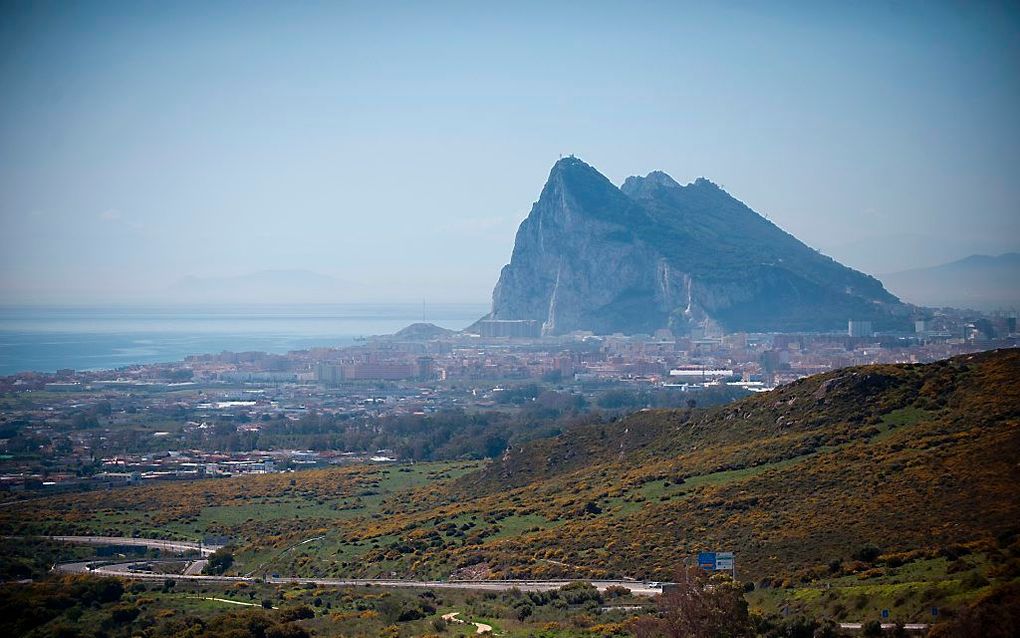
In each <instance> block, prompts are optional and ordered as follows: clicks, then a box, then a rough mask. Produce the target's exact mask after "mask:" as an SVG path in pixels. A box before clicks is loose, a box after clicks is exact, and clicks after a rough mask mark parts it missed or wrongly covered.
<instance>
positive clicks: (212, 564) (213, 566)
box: [202, 547, 234, 575]
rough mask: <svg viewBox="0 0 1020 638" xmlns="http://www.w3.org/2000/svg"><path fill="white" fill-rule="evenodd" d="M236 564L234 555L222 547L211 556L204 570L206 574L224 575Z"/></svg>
mask: <svg viewBox="0 0 1020 638" xmlns="http://www.w3.org/2000/svg"><path fill="white" fill-rule="evenodd" d="M233 564H234V554H233V553H232V552H231V551H230V550H229V549H227V548H226V547H221V548H219V549H217V550H216V551H215V552H213V553H212V554H211V555H210V556H209V562H208V563H207V564H206V566H205V568H204V569H203V570H202V573H204V574H217V575H218V574H222V573H223V572H225V571H227V570H228V569H230V566H231V565H233Z"/></svg>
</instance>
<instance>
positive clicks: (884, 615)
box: [882, 609, 889, 618]
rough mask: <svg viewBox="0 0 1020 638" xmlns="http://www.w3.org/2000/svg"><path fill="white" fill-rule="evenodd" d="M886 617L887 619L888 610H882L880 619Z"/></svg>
mask: <svg viewBox="0 0 1020 638" xmlns="http://www.w3.org/2000/svg"><path fill="white" fill-rule="evenodd" d="M888 617H889V610H888V609H883V610H882V618H888Z"/></svg>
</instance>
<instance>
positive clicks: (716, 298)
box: [489, 157, 904, 334]
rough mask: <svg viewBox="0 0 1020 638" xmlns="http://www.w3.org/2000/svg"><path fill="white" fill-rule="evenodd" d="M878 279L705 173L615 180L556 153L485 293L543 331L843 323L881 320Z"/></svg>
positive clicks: (885, 303)
mask: <svg viewBox="0 0 1020 638" xmlns="http://www.w3.org/2000/svg"><path fill="white" fill-rule="evenodd" d="M901 308H902V305H901V304H900V303H899V301H898V300H897V299H896V297H894V296H893V295H891V294H889V292H888V291H886V290H885V289H884V288H883V287H882V285H881V283H880V282H879V281H878V280H876V279H874V278H873V277H869V276H867V275H865V274H863V273H860V272H857V271H855V270H852V269H850V268H847V267H845V266H843V265H841V264H839V263H837V262H835V261H833V260H832V259H829V258H828V257H825V256H824V255H821V254H819V253H817V252H816V251H814V250H812V249H811V248H810V247H809V246H806V245H804V244H803V243H802V242H800V241H798V240H797V239H796V238H795V237H793V236H792V235H789V234H788V233H786V232H784V231H782V230H781V229H779V228H778V227H776V226H775V225H773V224H771V223H769V222H768V221H767V220H766V219H764V218H763V217H761V216H760V215H758V213H756V212H754V211H753V210H751V209H750V208H749V207H747V206H746V205H744V204H743V203H741V202H740V201H739V200H737V199H735V198H733V197H732V196H730V195H729V194H728V193H726V192H725V191H723V190H722V189H721V188H719V186H717V185H716V184H714V183H712V182H711V181H709V180H707V179H704V178H700V179H698V180H696V181H695V182H694V183H692V184H689V185H687V186H681V185H679V184H678V183H677V182H676V181H675V180H674V179H673V178H672V177H670V176H669V175H667V174H666V173H663V172H661V171H653V172H652V173H649V174H648V175H646V176H645V177H631V178H629V179H628V180H627V181H626V182H624V184H623V186H622V187H621V188H617V187H616V186H614V185H613V184H612V183H611V182H610V181H609V180H608V179H607V178H606V177H605V176H604V175H602V174H601V173H599V172H598V171H597V170H596V169H595V168H593V167H591V166H589V165H588V164H586V163H585V162H583V161H581V160H579V159H577V158H576V157H567V158H563V159H561V160H560V161H558V162H556V164H555V165H554V166H553V168H552V170H551V171H550V173H549V180H548V182H547V183H546V184H545V187H544V188H543V190H542V195H541V197H540V198H539V200H538V201H537V202H536V203H535V205H534V207H533V208H532V210H531V213H530V214H529V215H528V217H527V219H525V220H524V221H523V222H522V223H521V226H520V228H519V229H518V231H517V238H516V241H515V244H514V250H513V254H512V257H511V260H510V263H509V264H507V265H506V266H504V267H503V270H502V273H501V275H500V279H499V282H498V283H497V284H496V287H495V289H494V290H493V304H492V313H491V314H490V315H489V317H490V318H493V319H511V320H518V319H531V320H536V321H539V322H541V324H542V326H543V331H544V332H545V333H546V334H563V333H566V332H570V331H573V330H591V331H594V332H596V333H601V334H609V333H613V332H623V333H628V334H634V333H651V332H654V331H655V330H657V329H659V328H669V329H671V330H673V331H674V333H675V334H685V333H694V332H696V331H698V330H716V329H718V328H722V329H724V330H731V331H732V330H742V331H749V332H764V331H798V330H843V329H845V326H846V322H847V320H848V319H851V318H852V319H858V320H870V321H873V322H874V323H875V324H876V326H879V325H890V324H892V323H895V322H896V320H897V319H896V318H897V317H902V316H904V313H902V312H898V311H897V309H901Z"/></svg>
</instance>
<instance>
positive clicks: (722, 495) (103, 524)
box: [0, 350, 1020, 582]
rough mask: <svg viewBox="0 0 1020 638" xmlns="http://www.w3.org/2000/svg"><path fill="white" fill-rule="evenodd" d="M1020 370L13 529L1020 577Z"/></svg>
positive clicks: (269, 559)
mask: <svg viewBox="0 0 1020 638" xmlns="http://www.w3.org/2000/svg"><path fill="white" fill-rule="evenodd" d="M1018 375H1020V351H1017V350H1004V351H997V352H988V353H982V354H976V355H966V356H961V357H957V358H954V359H950V360H946V361H942V362H938V363H933V364H927V365H880V366H866V367H859V368H848V369H843V370H838V371H835V372H831V373H827V374H823V375H818V376H815V377H811V378H809V379H804V380H801V381H799V382H796V383H793V384H790V385H788V386H785V387H783V388H780V389H777V390H775V391H773V392H770V393H765V394H761V395H756V396H754V397H750V398H748V399H746V400H743V401H739V402H736V403H731V404H727V405H725V406H721V407H718V408H712V409H708V410H702V409H693V410H687V409H684V410H671V411H646V412H639V413H636V414H633V415H631V416H629V417H626V418H623V419H619V420H617V421H614V422H609V423H602V422H600V423H590V424H582V425H577V426H574V427H571V428H568V429H567V430H566V431H565V432H564V433H563V434H561V435H559V436H557V437H554V438H550V439H543V440H538V441H533V442H530V443H526V444H524V445H519V446H514V447H513V448H512V449H510V450H507V452H506V453H505V454H504V455H503V456H502V458H500V459H498V460H495V461H492V462H490V463H489V464H487V465H486V466H484V467H483V468H481V469H480V470H472V467H471V466H461V467H460V469H458V468H457V467H454V466H453V465H450V464H445V465H444V464H436V465H434V466H422V465H415V466H410V465H409V466H404V467H400V468H379V467H373V468H343V469H338V470H320V471H311V472H299V473H296V474H292V475H268V476H263V477H245V478H243V479H231V480H229V481H202V482H195V483H191V484H186V485H169V484H162V485H154V486H150V487H145V488H133V489H124V490H116V491H113V492H110V493H106V494H98V493H90V494H83V495H67V496H60V497H54V498H51V499H43V500H36V501H33V502H31V503H25V504H24V505H21V506H11V507H7V508H4V509H3V510H2V511H0V529H2V530H3V531H4V533H9V534H11V533H13V534H23V533H32V531H33V530H36V531H38V530H43V529H47V530H52V531H53V532H54V533H55V532H57V531H61V532H71V531H73V532H76V533H107V532H115V531H117V530H121V531H122V532H123V531H124V530H126V531H128V532H129V533H130V531H131V530H138V532H139V533H140V534H150V533H152V531H153V530H154V529H155V530H159V529H164V530H168V531H173V532H174V533H176V534H184V535H194V534H198V533H200V532H201V531H203V530H204V531H205V532H214V533H224V534H228V535H231V536H233V537H234V538H235V539H237V544H238V546H239V547H238V551H237V552H236V553H235V556H236V558H237V563H236V565H237V568H236V569H237V570H238V571H239V572H240V573H248V572H250V571H253V570H256V572H257V570H260V569H261V570H262V571H263V572H266V571H272V572H280V573H293V574H305V575H313V574H314V575H331V576H333V575H358V576H389V575H390V574H391V573H396V574H397V575H398V576H400V577H403V578H415V577H443V578H445V577H450V576H451V575H452V576H454V577H470V578H496V577H507V578H514V577H525V576H526V577H563V578H595V577H609V576H617V577H619V576H633V577H636V578H652V579H656V580H664V579H667V578H669V577H670V575H671V573H672V572H673V570H674V568H675V567H676V566H678V565H680V564H682V563H683V562H684V560H687V559H689V558H690V557H691V556H692V555H693V554H694V553H696V552H698V551H701V550H730V551H734V552H735V553H736V555H737V566H738V570H739V575H740V577H741V579H745V580H749V579H754V580H760V579H763V578H769V579H771V580H773V581H775V580H779V581H783V580H790V581H791V582H795V581H798V580H800V581H810V580H811V579H813V578H817V577H822V576H826V577H829V576H832V575H839V574H849V573H857V572H861V573H863V574H867V573H869V572H873V571H880V570H881V569H882V568H883V567H882V566H883V565H891V564H892V563H893V562H895V561H900V562H902V561H903V560H912V559H913V558H919V557H925V556H934V555H937V554H939V553H940V552H943V553H956V552H957V549H954V548H959V547H960V546H964V545H966V546H968V547H969V548H970V549H974V550H976V551H980V552H983V553H984V554H986V555H989V556H992V555H993V554H994V555H996V556H997V558H996V562H997V564H1001V565H1003V566H1005V567H1004V569H1006V570H1007V572H1009V570H1014V571H1015V572H1016V573H1015V574H1014V576H1017V575H1020V565H1018V562H1020V560H1018V558H1016V557H1013V558H1010V557H1009V556H1008V555H1007V554H1002V552H1003V551H1006V552H1020V545H1018V544H1017V534H1018V533H1020V524H1018V523H1017V522H1016V521H1017V520H1020V503H1018V498H1017V495H1016V485H1017V484H1018V479H1020V471H1018V466H1017V459H1018V458H1020V456H1018V453H1020V432H1018V427H1020V389H1018V386H1017V383H1016V379H1017V378H1018ZM319 536H321V537H322V539H321V540H319V541H316V542H315V543H308V544H302V545H300V547H298V548H297V549H292V548H295V547H296V546H297V544H298V543H300V542H301V541H302V540H305V539H308V538H310V537H319ZM1003 548H1010V549H1003ZM1010 565H1012V567H1010ZM257 573H261V572H257ZM1009 573H1013V572H1009Z"/></svg>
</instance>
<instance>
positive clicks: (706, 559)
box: [698, 552, 737, 580]
mask: <svg viewBox="0 0 1020 638" xmlns="http://www.w3.org/2000/svg"><path fill="white" fill-rule="evenodd" d="M698 567H700V568H702V569H704V570H705V571H706V572H730V575H732V576H733V579H734V580H736V578H737V566H736V561H735V560H734V558H733V552H701V553H700V554H698Z"/></svg>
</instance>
